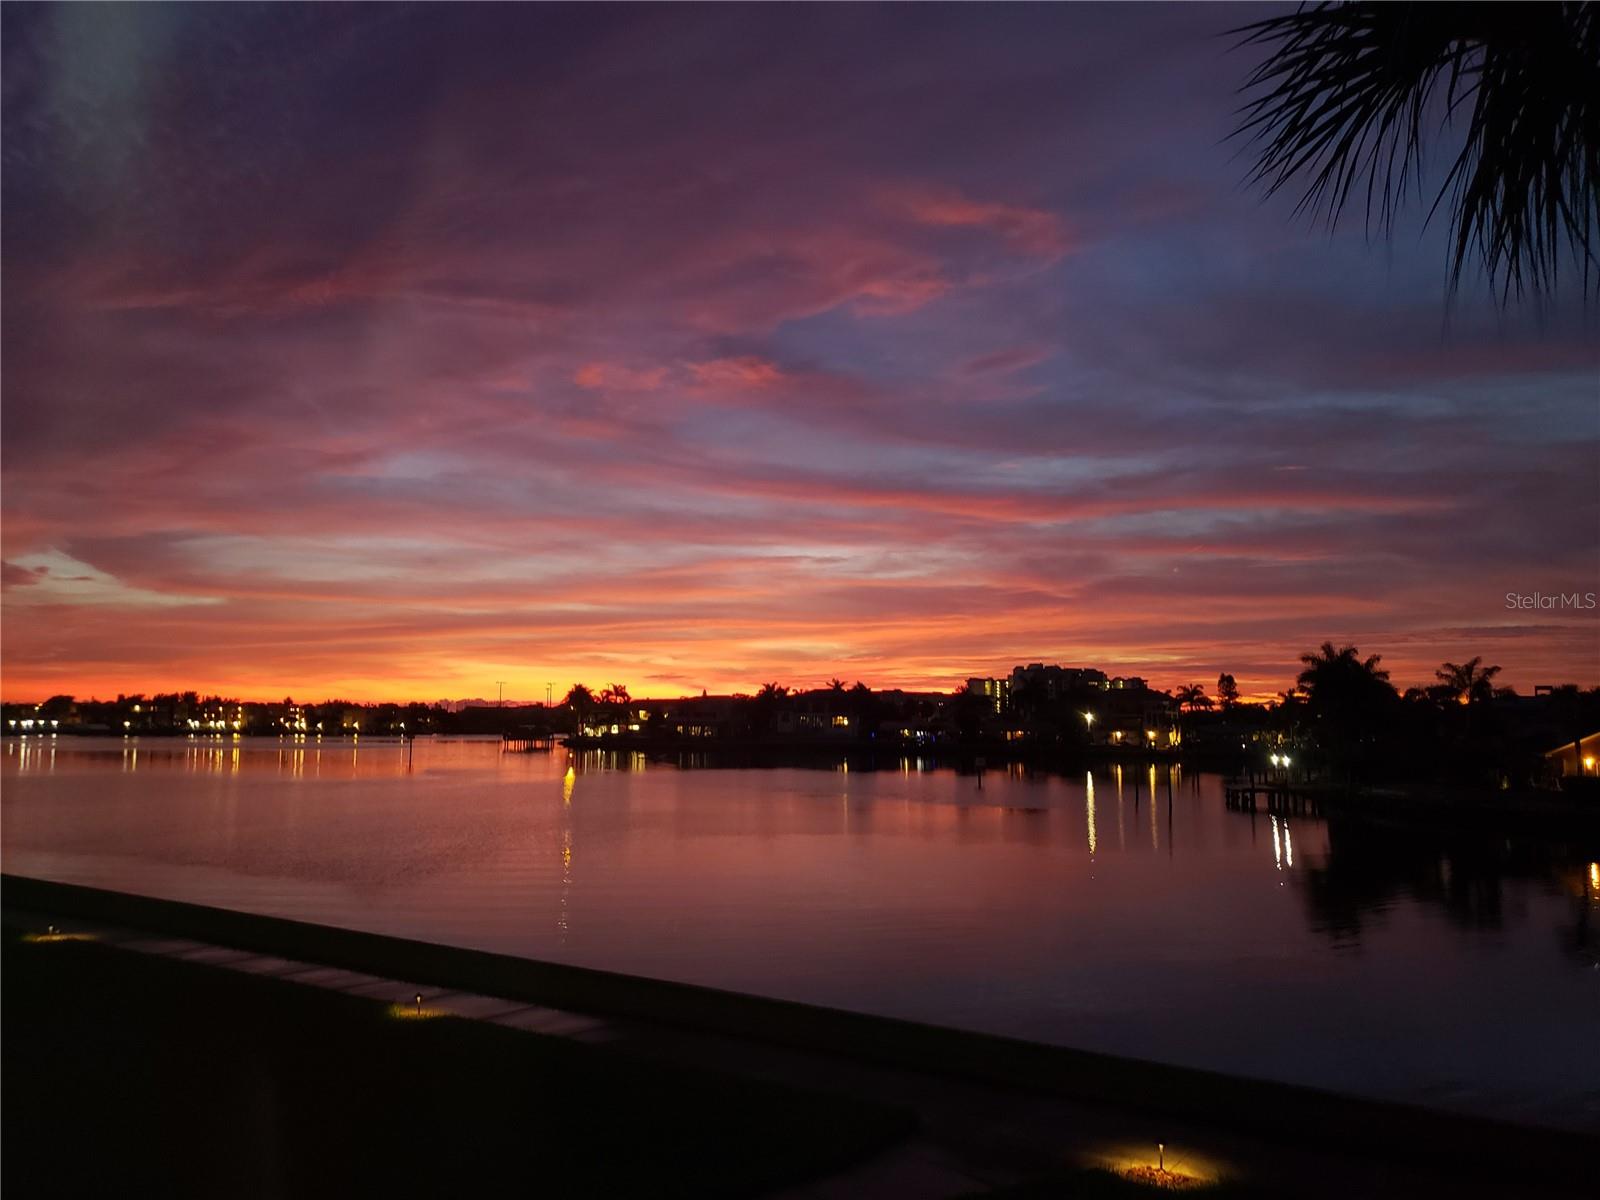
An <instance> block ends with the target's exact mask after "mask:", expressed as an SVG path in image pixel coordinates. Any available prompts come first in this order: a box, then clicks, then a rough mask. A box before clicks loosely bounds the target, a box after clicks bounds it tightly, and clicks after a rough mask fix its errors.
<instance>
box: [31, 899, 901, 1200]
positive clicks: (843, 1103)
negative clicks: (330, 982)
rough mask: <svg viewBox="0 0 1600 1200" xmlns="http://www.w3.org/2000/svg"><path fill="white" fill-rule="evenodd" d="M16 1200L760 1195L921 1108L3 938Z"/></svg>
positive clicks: (119, 955) (109, 953)
mask: <svg viewBox="0 0 1600 1200" xmlns="http://www.w3.org/2000/svg"><path fill="white" fill-rule="evenodd" d="M0 968H3V974H0V985H3V988H0V990H3V996H0V1000H3V1009H0V1012H3V1019H4V1030H3V1060H4V1061H3V1067H4V1073H3V1086H4V1093H3V1110H4V1120H3V1140H4V1155H3V1159H0V1162H3V1167H0V1184H3V1188H4V1192H5V1195H6V1196H7V1198H8V1200H22V1198H24V1197H32V1196H97V1197H100V1196H106V1197H111V1196H128V1195H149V1196H161V1197H172V1196H206V1197H253V1196H289V1197H299V1196H313V1195H329V1196H333V1195H337V1196H350V1195H377V1194H382V1195H385V1196H390V1197H395V1198H397V1200H398V1198H400V1197H418V1196H421V1197H432V1196H451V1197H456V1196H460V1197H480V1196H540V1197H567V1196H572V1197H613V1196H615V1197H626V1196H695V1197H711V1196H747V1195H754V1194H758V1193H760V1192H761V1191H763V1190H766V1189H768V1188H771V1187H773V1186H776V1185H779V1184H782V1183H786V1182H792V1181H795V1180H798V1179H802V1178H805V1177H807V1176H811V1175H815V1174H819V1173H826V1172H827V1171H829V1170H831V1169H833V1168H836V1167H839V1166H842V1165H844V1164H846V1163H848V1162H850V1161H852V1160H854V1159H856V1158H858V1157H860V1156H862V1155H865V1154H867V1153H869V1152H871V1151H873V1150H875V1149H877V1148H879V1147H881V1146H883V1145H885V1144H887V1143H888V1142H889V1141H891V1140H893V1139H894V1138H896V1137H898V1136H900V1135H902V1134H903V1133H905V1132H908V1131H909V1129H910V1127H911V1118H910V1117H909V1115H907V1114H905V1113H901V1112H898V1111H894V1110H888V1109H883V1108H877V1107H872V1106H868V1105H864V1104H861V1103H859V1102H855V1101H851V1100H848V1099H844V1098H836V1097H831V1096H823V1095H816V1094H809V1093H802V1092H796V1091H791V1090H787V1089H784V1088H781V1087H778V1086H773V1085H765V1084H759V1083H755V1082H749V1081H743V1080H733V1079H728V1078H724V1077H722V1076H719V1075H716V1074H712V1073H710V1072H705V1073H701V1072H694V1071H688V1070H683V1069H678V1068H674V1067H668V1066H662V1065H657V1064H654V1063H649V1062H645V1061H642V1060H637V1059H634V1058H631V1057H629V1056H627V1055H625V1054H623V1053H619V1052H613V1051H610V1050H607V1049H605V1048H603V1047H595V1046H586V1045H581V1044H575V1043H571V1042H566V1041H562V1040H560V1039H556V1038H547V1037H541V1036H538V1035H535V1034H529V1033H521V1032H517V1031H514V1030H509V1029H502V1028H499V1027H496V1026H490V1025H483V1024H479V1023H475V1022H470V1021H462V1020H456V1019H454V1018H448V1017H444V1018H437V1019H432V1020H420V1021H418V1020H396V1019H395V1018H393V1017H392V1016H390V1015H389V1011H388V1005H387V1004H385V1003H381V1002H378V1001H374V1000H366V999H361V998H358V997H352V996H344V995H339V994H336V993H331V992H323V991H319V990H316V989H313V988H308V987H302V986H299V985H296V984H292V983H287V982H283V981H279V980H273V979H263V978H259V977H255V976H249V975H241V974H235V973H233V972H229V971H225V970H219V969H216V968H212V967H206V966H201V965H197V964H191V963H184V962H178V961H173V960H169V959H162V958H153V957H148V956H145V955H140V954H135V953H132V952H129V951H122V950H117V949H114V948H111V947H107V946H102V945H99V944H96V943H94V942H86V941H63V942H52V943H45V944H40V943H24V942H22V941H21V940H20V938H19V936H18V933H17V931H15V930H10V929H7V930H6V931H5V936H4V941H3V962H0Z"/></svg>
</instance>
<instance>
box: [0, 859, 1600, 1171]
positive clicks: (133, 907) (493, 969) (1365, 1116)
mask: <svg viewBox="0 0 1600 1200" xmlns="http://www.w3.org/2000/svg"><path fill="white" fill-rule="evenodd" d="M0 900H3V903H4V906H5V909H6V912H7V915H8V921H10V922H13V923H15V922H16V921H17V920H18V919H21V918H20V917H19V914H35V915H49V916H50V917H51V918H69V919H78V920H86V921H97V922H101V923H104V924H110V925H115V926H118V927H122V928H127V929H136V930H140V931H145V932H149V933H152V934H157V935H164V936H169V937H184V938H195V939H200V940H204V941H207V942H209V943H212V944H215V945H220V946H227V947H231V948H235V949H240V950H247V951H252V952H255V953H259V954H273V955H281V956H284V957H290V958H294V959H296V960H299V961H306V962H315V963H322V964H326V965H330V966H337V967H341V968H345V969H349V970H355V971H362V972H366V973H370V974H374V975H378V976H380V977H383V978H392V979H406V980H412V981H415V982H416V983H418V984H427V985H435V986H441V987H448V988H451V989H456V990H465V991H472V992H477V993H481V994H485V995H494V996H504V997H507V998H511V999H517V1000H524V1001H527V1002H529V1003H537V1004H544V1005H551V1006H554V1007H558V1008H562V1009H567V1010H571V1011H575V1012H583V1013H591V1014H595V1015H600V1016H611V1017H614V1018H622V1019H628V1020H633V1021H640V1022H646V1023H650V1024H653V1025H659V1026H663V1027H676V1028H680V1029H684V1030H693V1031H700V1032H702V1033H709V1034H713V1035H716V1036H717V1037H719V1038H731V1039H735V1040H737V1041H746V1042H750V1043H766V1044H772V1045H775V1046H783V1047H787V1048H789V1049H792V1050H799V1051H801V1052H805V1053H811V1054H821V1055H828V1056H835V1057H838V1058H841V1059H845V1060H851V1061H860V1062H863V1063H874V1064H878V1065H880V1066H887V1067H893V1068H899V1069H904V1070H910V1071H914V1072H919V1073H931V1074H934V1075H939V1076H947V1077H951V1078H963V1079H968V1080H973V1081H977V1082H979V1083H982V1084H983V1085H986V1086H993V1087H999V1088H1003V1089H1017V1090H1019V1091H1020V1092H1024V1093H1032V1094H1043V1095H1053V1096H1060V1097H1066V1098H1071V1099H1073V1100H1076V1101H1083V1102H1088V1103H1091V1104H1093V1105H1096V1106H1112V1107H1113V1108H1115V1109H1117V1110H1119V1111H1127V1112H1132V1113H1143V1114H1147V1116H1148V1117H1149V1118H1150V1124H1151V1126H1152V1127H1157V1126H1160V1125H1162V1124H1163V1121H1169V1120H1171V1119H1182V1120H1185V1121H1192V1122H1196V1123H1199V1124H1200V1125H1203V1126H1206V1127H1214V1128H1216V1129H1217V1130H1218V1132H1219V1135H1222V1134H1223V1133H1226V1132H1231V1133H1232V1134H1234V1135H1237V1134H1240V1133H1243V1132H1246V1131H1247V1132H1248V1133H1249V1135H1250V1136H1251V1137H1252V1138H1255V1139H1262V1140H1263V1141H1264V1142H1266V1143H1270V1144H1272V1145H1275V1146H1276V1145H1281V1146H1284V1147H1290V1146H1303V1147H1308V1148H1317V1149H1319V1150H1320V1151H1327V1152H1332V1153H1335V1154H1338V1155H1340V1156H1341V1157H1343V1158H1346V1159H1350V1160H1361V1161H1368V1160H1370V1161H1373V1162H1375V1163H1388V1164H1392V1165H1393V1166H1394V1167H1395V1168H1396V1169H1400V1170H1426V1171H1429V1172H1436V1173H1437V1174H1438V1175H1439V1176H1440V1177H1441V1178H1440V1179H1438V1180H1436V1182H1441V1183H1442V1182H1443V1179H1446V1178H1458V1179H1460V1180H1462V1181H1463V1182H1466V1181H1471V1182H1472V1183H1474V1184H1475V1185H1476V1186H1482V1185H1483V1183H1484V1181H1486V1180H1495V1179H1503V1180H1506V1181H1507V1182H1508V1183H1512V1182H1515V1183H1520V1184H1521V1185H1522V1186H1523V1187H1525V1188H1528V1187H1534V1186H1535V1185H1538V1186H1554V1187H1581V1186H1584V1184H1585V1181H1588V1180H1592V1174H1591V1168H1592V1163H1593V1160H1594V1155H1595V1153H1596V1150H1597V1148H1600V1144H1597V1140H1596V1139H1595V1138H1594V1137H1593V1136H1591V1135H1588V1134H1585V1133H1580V1132H1573V1131H1566V1130H1558V1129H1551V1128H1544V1127H1533V1126H1524V1125H1518V1124H1513V1123H1509V1122H1504V1121H1498V1120H1491V1119H1486V1118H1481V1117H1476V1116H1467V1115H1458V1114H1452V1113H1446V1112H1441V1111H1435V1110H1429V1109H1422V1108H1415V1107H1411V1106H1407V1105H1400V1104H1392V1103H1384V1102H1378V1101H1368V1100H1360V1099H1355V1098H1352V1097H1346V1096H1342V1095H1336V1094H1333V1093H1327V1092H1321V1091H1317V1090H1314V1089H1310V1088H1304V1087H1298V1086H1292V1085H1287V1084H1278V1083H1269V1082H1264V1081H1257V1080H1249V1079H1241V1078H1237V1077H1232V1076H1226V1075H1220V1074H1216V1073H1213V1072H1207V1071H1198V1070H1193V1069H1189V1068H1181V1067H1170V1066H1164V1065H1161V1064H1156V1063H1150V1062H1143V1061H1138V1060H1132V1059H1124V1058H1118V1057H1115V1056H1111V1055H1104V1054H1097V1053H1092V1052H1086V1051H1078V1050H1071V1049H1066V1048H1063V1047H1058V1046H1052V1045H1045V1044H1039V1043H1031V1042H1026V1041H1020V1040H1017V1039H1012V1038H1005V1037H996V1036H992V1035H986V1034H978V1033H970V1032H966V1031H961V1030H955V1029H946V1028H939V1027H934V1026H929V1025H922V1024H918V1023H915V1022H909V1021H902V1020H897V1019H892V1018H885V1017H876V1016H870V1015H866V1014H860V1013H854V1012H846V1011H842V1010H836V1009H828V1008H822V1007H818V1006H813V1005H806V1004H798V1003H793V1002H788V1001H781V1000H775V999H769V998H765V997H758V996H749V995H740V994H736V993H731V992H726V991H720V990H718V989H713V988H706V987H699V986H694V985H689V984H680V983H672V982H667V981H662V980H653V979H645V978H640V977H636V976H628V975H621V974H616V973H612V972H606V971H598V970H593V969H588V968H580V967H572V966H566V965H562V964H555V963H547V962H538V961H534V960H529V959H518V958H514V957H509V956H505V955H499V954H492V953H486V952H481V951H473V950H466V949H460V948H456V947H450V946H442V945H435V944H430V943H423V942H416V941H411V940H407V939H402V938H393V937H387V936H381V935H377V934H370V933H363V932H358V931H352V930H345V929H334V928H330V927H326V926H318V925H311V924H306V923H303V922H297V921H288V920H282V919H278V918H270V917H263V916H257V915H253V914H248V913H242V912H233V911H228V910H222V909H216V908H208V907H204V906H199V905H192V904H184V903H178V902H174V901H166V900H158V899H154V898H149V897H143V896H135V895H130V894H125V893H116V892H108V891H103V890H99V889H94V888H86V887H80V886H75V885H67V884H60V883H53V882H47V881H43V880H37V879H27V878H22V877H18V876H12V875H6V876H3V877H0ZM60 948H66V947H52V948H51V949H52V950H54V949H60ZM8 966H10V964H8ZM18 974H19V973H18V972H14V971H13V970H7V972H6V980H7V984H6V988H7V1005H6V1019H7V1026H8V1030H7V1033H8V1037H7V1039H6V1040H7V1045H8V1047H13V1048H14V1047H16V1046H17V1045H18V1043H19V1038H18V1034H19V1033H21V1032H23V1031H22V1030H21V1029H20V1028H19V1026H18V1025H17V1024H16V1022H17V1020H18V1014H19V1011H20V1012H24V1013H26V1012H28V1011H30V1010H28V1009H26V1008H21V1009H19V1007H18V1006H17V1005H16V1004H15V1002H14V1000H13V996H14V995H15V992H14V989H15V988H17V987H18V986H19V985H18V983H17V979H18ZM23 979H24V983H23V984H22V985H21V986H27V976H26V975H24V976H23ZM191 999H193V1000H194V1001H199V1000H201V999H202V997H200V996H193V997H191ZM289 999H290V1000H291V1001H292V997H290V998H289ZM153 1002H154V1001H153V1000H152V999H151V998H150V997H148V996H146V997H144V998H143V999H141V998H140V996H138V995H130V996H126V997H118V998H111V997H106V996H104V995H101V996H99V997H98V999H95V1000H94V1001H93V1004H94V1005H96V1006H98V1007H101V1008H107V1009H116V1008H117V1007H118V1006H119V1005H120V1004H123V1003H128V1004H131V1005H132V1006H133V1007H134V1008H135V1009H138V1008H139V1007H140V1006H141V1005H145V1006H148V1005H149V1004H151V1003H153ZM286 1002H287V1001H286ZM75 1003H76V1004H78V1005H80V1006H82V1005H83V1004H87V1003H89V1001H85V1000H83V999H81V998H80V999H78V1000H77V1001H75ZM163 1003H165V1002H164V1001H163ZM276 1003H279V1001H278V1000H274V1004H276ZM31 1011H34V1012H37V1011H39V1010H37V1009H34V1010H31ZM179 1011H180V1013H181V1014H182V1015H178V1016H176V1017H175V1018H174V1020H176V1022H177V1023H178V1024H179V1025H182V1024H183V1023H184V1022H185V1021H187V1020H188V1019H189V1016H190V1015H192V1014H194V1013H195V1012H196V1011H200V1012H202V1013H205V1012H211V1013H212V1014H213V1015H215V1013H214V1010H212V1009H210V1008H208V1007H206V1006H204V1005H202V1006H201V1007H200V1009H199V1010H197V1009H196V1008H194V1007H193V1006H191V1005H189V1004H188V1003H187V1002H186V1004H185V1006H184V1007H182V1008H181V1010H179ZM253 1019H254V1018H253V1016H252V1010H251V1009H250V1007H249V1006H248V1005H246V1006H244V1007H243V1008H240V1009H238V1010H237V1011H235V1010H232V1009H229V1010H227V1013H226V1014H225V1015H224V1016H221V1017H217V1020H218V1021H219V1022H220V1024H221V1025H222V1026H229V1025H232V1024H233V1023H234V1022H236V1021H238V1022H243V1023H245V1024H249V1023H250V1022H251V1021H252V1020H253ZM416 1024H417V1026H419V1027H420V1026H431V1025H434V1024H435V1023H434V1022H421V1023H416ZM105 1028H106V1029H109V1030H111V1031H112V1032H113V1034H114V1031H115V1029H116V1028H117V1022H115V1021H111V1022H110V1023H109V1024H108V1025H106V1026H105ZM336 1042H337V1039H334V1040H333V1042H329V1041H328V1040H327V1039H324V1038H321V1037H319V1038H318V1039H317V1045H318V1046H319V1047H322V1046H325V1045H331V1044H334V1043H336ZM58 1044H59V1043H58ZM397 1052H398V1053H402V1054H406V1055H408V1054H410V1053H412V1052H413V1051H412V1050H411V1049H410V1048H406V1049H404V1050H400V1049H399V1048H397ZM318 1053H319V1054H320V1053H323V1051H322V1050H320V1049H319V1051H318ZM96 1061H97V1060H94V1059H92V1058H91V1059H90V1060H88V1061H87V1062H80V1063H79V1066H80V1069H81V1070H82V1071H84V1072H86V1073H87V1075H88V1076H89V1077H93V1076H94V1075H95V1072H96V1066H95V1063H96ZM403 1062H404V1065H405V1067H406V1068H407V1069H409V1067H410V1065H411V1064H410V1061H409V1059H405V1060H403ZM606 1069H607V1070H613V1071H615V1070H622V1069H623V1068H620V1067H617V1066H614V1065H613V1066H610V1067H607V1068H606ZM9 1070H10V1064H9V1063H8V1077H9V1078H12V1079H14V1078H15V1077H10V1076H9ZM403 1074H404V1071H402V1075H403ZM221 1075H222V1077H223V1078H224V1079H225V1078H226V1077H227V1072H226V1071H223V1072H221ZM416 1103H423V1104H424V1105H425V1107H424V1109H423V1111H426V1112H436V1111H439V1110H440V1106H439V1105H438V1104H437V1103H436V1102H435V1101H432V1100H427V1099H426V1098H425V1097H424V1096H416V1097H414V1096H412V1095H411V1094H410V1093H409V1092H408V1093H407V1099H406V1101H405V1102H404V1104H402V1105H401V1113H400V1115H398V1116H397V1117H396V1119H397V1120H399V1121H400V1123H401V1124H402V1126H403V1125H404V1124H405V1120H406V1118H405V1116H404V1111H405V1110H406V1108H407V1106H409V1105H414V1104H416ZM8 1111H9V1110H8ZM413 1111H414V1110H413ZM851 1111H856V1112H860V1113H870V1109H868V1108H858V1109H856V1110H851ZM364 1119H367V1120H372V1119H375V1118H374V1117H373V1116H371V1115H369V1116H368V1117H367V1118H364ZM384 1119H385V1120H386V1119H387V1118H384ZM442 1119H444V1120H446V1121H448V1120H449V1117H448V1115H446V1116H445V1117H444V1118H442ZM757 1124H758V1125H759V1124H760V1122H757ZM891 1128H903V1125H902V1126H895V1125H894V1122H893V1120H892V1119H888V1124H887V1125H881V1126H875V1125H872V1124H871V1122H869V1123H868V1129H869V1131H875V1133H882V1132H883V1131H884V1130H886V1129H891ZM9 1132H10V1130H8V1133H9ZM444 1132H446V1133H448V1132H449V1131H448V1130H445V1131H444ZM828 1136H832V1135H831V1134H830V1135H828ZM60 1140H61V1139H60V1137H57V1138H56V1139H55V1142H59V1141H60ZM731 1140H732V1141H738V1140H739V1139H738V1138H734V1139H731ZM55 1142H52V1143H50V1144H55ZM870 1142H871V1138H870V1137H866V1136H865V1135H864V1134H863V1135H861V1138H859V1139H858V1140H857V1141H856V1142H853V1143H851V1144H852V1145H853V1146H854V1148H855V1149H854V1152H856V1153H859V1152H862V1151H861V1146H862V1145H863V1144H864V1143H870ZM8 1144H12V1142H11V1138H10V1137H8ZM8 1158H9V1156H8ZM558 1161H559V1160H558ZM10 1169H11V1164H10V1163H8V1171H9V1170H10ZM1383 1169H1387V1168H1383ZM1466 1190H1467V1191H1469V1192H1470V1191H1473V1188H1470V1187H1469V1188H1467V1189H1466ZM714 1191H715V1189H710V1190H708V1191H706V1192H705V1194H712V1193H713V1192H714Z"/></svg>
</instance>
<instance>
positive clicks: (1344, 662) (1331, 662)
mask: <svg viewBox="0 0 1600 1200" xmlns="http://www.w3.org/2000/svg"><path fill="white" fill-rule="evenodd" d="M1300 661H1301V662H1302V663H1304V664H1305V669H1304V670H1303V671H1301V672H1300V675H1299V678H1298V679H1297V680H1296V681H1295V682H1296V684H1297V686H1298V687H1299V688H1300V689H1301V690H1302V691H1304V692H1305V694H1306V707H1307V709H1309V710H1310V714H1311V716H1312V718H1313V720H1315V721H1316V723H1317V725H1318V727H1319V728H1320V729H1321V730H1322V731H1323V732H1324V737H1323V739H1322V744H1323V748H1324V749H1325V750H1326V751H1327V752H1328V753H1329V754H1330V755H1331V756H1332V757H1334V758H1335V759H1337V760H1340V761H1341V762H1343V764H1344V767H1345V778H1346V780H1347V782H1348V781H1349V780H1350V779H1351V778H1352V774H1353V760H1354V758H1355V757H1356V756H1357V751H1358V748H1359V747H1360V744H1361V742H1362V741H1363V739H1365V738H1366V737H1367V736H1368V735H1369V734H1371V733H1373V732H1374V731H1376V729H1377V728H1378V727H1379V725H1380V723H1381V722H1382V721H1383V719H1384V717H1385V715H1386V710H1387V709H1388V707H1389V705H1390V702H1391V701H1394V700H1395V699H1397V694H1396V692H1395V690H1394V688H1393V687H1392V686H1391V685H1390V683H1389V672H1388V671H1385V670H1384V669H1383V668H1381V667H1379V666H1378V663H1379V662H1381V661H1382V656H1381V655H1377V654H1370V655H1368V656H1367V657H1366V658H1362V657H1361V652H1360V651H1359V650H1357V649H1356V648H1355V647H1354V646H1342V647H1340V648H1339V649H1337V650H1336V649H1334V645H1333V643H1332V642H1323V643H1322V647H1321V649H1320V650H1317V651H1315V652H1314V653H1311V654H1302V655H1301V656H1300Z"/></svg>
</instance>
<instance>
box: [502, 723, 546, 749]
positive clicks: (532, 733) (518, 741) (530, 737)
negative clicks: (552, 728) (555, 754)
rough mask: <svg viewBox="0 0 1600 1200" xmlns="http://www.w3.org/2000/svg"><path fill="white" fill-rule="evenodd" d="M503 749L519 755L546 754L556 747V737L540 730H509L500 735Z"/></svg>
mask: <svg viewBox="0 0 1600 1200" xmlns="http://www.w3.org/2000/svg"><path fill="white" fill-rule="evenodd" d="M500 741H501V743H502V745H503V746H504V748H505V749H507V750H513V751H517V752H519V753H529V752H538V751H542V752H548V751H551V750H554V749H555V747H556V735H555V734H553V733H550V732H548V731H547V730H542V729H511V730H507V731H506V732H505V733H502V734H501V735H500Z"/></svg>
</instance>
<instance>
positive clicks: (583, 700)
mask: <svg viewBox="0 0 1600 1200" xmlns="http://www.w3.org/2000/svg"><path fill="white" fill-rule="evenodd" d="M566 705H567V709H568V711H570V712H571V713H572V718H573V726H574V728H575V729H576V730H578V731H581V730H582V729H583V717H584V714H585V713H587V712H588V711H589V710H590V709H591V708H593V707H594V693H593V692H591V691H590V690H589V689H588V688H587V687H585V686H584V685H583V684H581V683H575V684H573V685H572V686H571V687H570V688H569V689H567V698H566Z"/></svg>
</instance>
